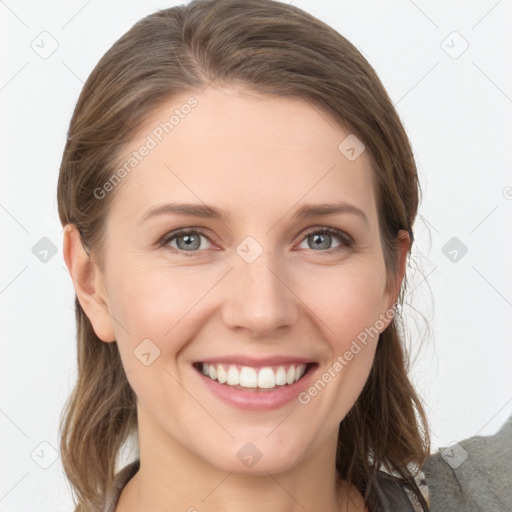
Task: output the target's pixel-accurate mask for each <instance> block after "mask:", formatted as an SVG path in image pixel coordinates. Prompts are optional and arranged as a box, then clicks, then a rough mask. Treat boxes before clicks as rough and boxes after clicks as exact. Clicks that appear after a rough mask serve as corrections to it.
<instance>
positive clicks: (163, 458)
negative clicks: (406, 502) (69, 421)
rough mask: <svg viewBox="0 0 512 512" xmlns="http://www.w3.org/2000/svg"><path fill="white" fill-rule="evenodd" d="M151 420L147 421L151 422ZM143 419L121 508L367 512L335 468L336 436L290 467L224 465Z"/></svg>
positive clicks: (124, 511) (122, 511)
mask: <svg viewBox="0 0 512 512" xmlns="http://www.w3.org/2000/svg"><path fill="white" fill-rule="evenodd" d="M146 425H147V424H146ZM150 430H151V432H149V431H148V432H144V428H143V429H141V423H139V451H140V469H139V471H138V472H137V473H136V475H135V476H134V477H133V478H132V479H131V480H130V481H129V482H128V484H127V485H126V487H125V489H124V490H123V492H122V494H121V497H120V500H119V502H118V506H117V508H116V512H135V511H140V510H151V511H152V512H164V511H165V512H167V511H169V510H182V511H184V512H185V511H187V512H217V511H218V510H223V511H225V512H238V511H240V510H244V511H245V512H261V511H262V510H264V511H265V512H299V511H301V512H303V511H304V510H315V512H334V511H336V512H341V511H342V512H353V511H356V510H357V511H359V512H362V511H364V510H366V509H365V507H364V500H363V498H362V496H361V495H360V494H359V493H358V492H357V490H356V489H355V488H354V487H353V486H351V485H349V484H348V483H347V482H344V481H342V480H341V479H340V478H339V476H338V475H337V471H336V469H335V453H336V440H337V439H336V436H334V435H333V436H332V438H331V439H329V440H328V441H327V442H326V443H324V445H322V446H321V447H320V449H318V450H315V452H314V455H312V456H309V457H304V458H303V459H302V460H301V461H300V462H299V463H298V464H296V465H294V466H293V467H292V468H290V469H288V470H286V471H280V472H274V473H273V472H271V471H260V472H258V473H256V472H250V473H245V474H242V473H239V472H234V471H222V470H221V469H219V468H217V467H215V466H214V465H212V464H210V463H209V462H208V461H205V460H204V459H202V458H200V457H198V456H196V455H194V454H193V453H191V452H190V450H187V449H186V448H185V447H183V446H182V445H179V444H178V443H176V442H174V441H173V440H170V439H169V437H168V436H167V435H165V434H164V433H163V432H161V431H159V430H158V429H153V428H151V429H150Z"/></svg>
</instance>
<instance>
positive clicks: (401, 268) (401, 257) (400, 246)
mask: <svg viewBox="0 0 512 512" xmlns="http://www.w3.org/2000/svg"><path fill="white" fill-rule="evenodd" d="M410 248H411V237H410V235H409V232H408V231H406V230H405V229H401V230H400V231H399V232H398V239H397V248H396V251H397V255H396V256H397V264H398V267H397V273H396V277H395V280H394V281H393V282H392V283H391V290H390V295H389V296H390V302H389V305H388V307H389V308H391V307H393V304H395V303H396V302H397V301H398V295H399V293H400V288H401V286H402V281H403V279H404V276H405V271H406V268H407V255H408V253H409V249H410Z"/></svg>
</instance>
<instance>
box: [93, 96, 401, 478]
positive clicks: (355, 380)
mask: <svg viewBox="0 0 512 512" xmlns="http://www.w3.org/2000/svg"><path fill="white" fill-rule="evenodd" d="M191 97H193V98H195V100H190V98H191ZM187 102H188V104H189V105H192V104H194V106H193V107H191V108H182V106H183V105H185V104H187ZM175 109H178V110H179V112H180V115H178V116H177V117H178V118H179V121H177V122H176V119H175V120H174V122H175V124H174V125H173V126H172V129H169V127H168V126H167V128H168V130H167V132H168V133H167V132H166V131H165V130H164V129H162V125H160V123H165V121H166V120H167V121H168V120H169V118H170V116H171V115H172V114H173V111H175ZM180 109H181V110H180ZM185 112H187V113H185ZM164 126H166V125H165V124H164ZM158 127H160V130H158ZM349 135H350V132H349V131H346V130H344V129H342V128H341V127H340V126H338V125H337V124H335V123H334V122H333V121H332V120H330V119H329V117H328V116H327V115H326V114H325V113H323V112H321V111H320V110H318V109H315V108H313V107H312V106H311V105H310V104H308V103H306V102H303V101H302V100H298V99H297V100H295V99H288V98H277V97H273V96H261V95H258V94H256V93H254V92H250V91H247V90H242V89H237V88H227V87H225V88H215V87H213V86H210V87H209V88H207V89H206V90H205V91H204V92H202V93H190V94H185V95H183V96H180V97H175V98H174V99H173V100H172V101H170V102H169V103H168V104H167V105H166V106H165V108H161V109H159V110H158V111H157V112H155V113H154V114H153V116H152V117H151V119H150V121H149V122H148V123H147V125H146V126H144V127H143V129H141V131H140V133H139V135H138V136H137V138H136V139H135V140H134V141H132V143H131V144H130V146H129V147H128V148H127V149H126V152H125V155H124V158H123V159H122V161H123V162H124V161H127V160H129V159H130V158H131V157H132V156H133V152H134V151H136V152H138V155H139V156H138V157H136V158H137V163H136V165H135V166H134V168H133V169H132V170H131V171H130V172H129V173H126V176H124V177H123V178H122V182H121V183H119V184H116V185H115V187H117V189H115V190H113V191H107V193H113V194H115V198H114V201H113V204H112V209H111V210H110V211H109V214H108V217H107V236H106V242H105V243H106V245H105V246H104V261H103V267H102V269H101V271H100V269H99V268H98V269H96V270H97V273H96V278H95V283H96V288H95V290H96V292H95V293H96V294H97V296H98V297H101V300H102V301H104V304H105V307H104V308H99V307H96V308H94V306H92V305H91V304H90V303H86V301H85V300H84V308H87V309H86V312H87V314H88V316H89V318H91V321H92V323H93V325H94V328H95V331H96V333H97V334H98V336H99V337H100V338H101V339H103V340H104V341H105V342H111V341H112V340H113V339H115V340H116V341H117V343H118V346H119V350H120V353H121V357H122V361H123V366H124V368H125V371H126V373H127V378H128V380H129V382H130V384H131V386H132V387H133V389H134V391H135V393H136V395H137V407H138V415H139V435H140V436H141V439H140V442H141V446H142V444H144V446H145V447H146V448H145V449H147V450H148V451H150V450H153V449H154V450H155V453H156V451H158V452H159V453H165V452H169V453H172V454H174V455H176V454H181V456H182V458H188V459H189V460H192V459H194V460H195V461H196V463H198V464H199V463H200V464H208V465H211V466H213V467H216V468H220V469H222V470H224V471H235V472H247V471H252V472H266V471H274V472H275V471H284V470H288V469H291V468H293V467H296V466H298V465H300V464H306V463H309V462H311V461H312V460H314V459H315V457H316V456H317V455H318V454H319V453H324V454H327V453H328V454H332V457H334V453H333V445H335V443H336V438H337V432H338V426H339V423H340V421H341V420H342V419H343V418H344V416H345V415H346V414H347V412H348V411H349V410H350V408H351V407H352V406H353V404H354V403H355V401H356V399H357V397H358V395H359V394H360V392H361V390H362V388H363V386H364V384H365V381H366V379H367V377H368V374H369V371H370V368H371V365H372V362H373V358H374V354H375V349H376V346H377V342H378V333H379V332H382V331H383V330H384V329H385V328H386V326H387V325H388V324H389V322H390V321H391V315H390V311H391V310H390V308H391V306H392V304H393V303H394V301H395V300H396V296H395V295H394V293H391V290H388V289H387V287H386V269H385V265H384V259H383V252H382V247H381V240H380V237H379V229H378V214H377V208H376V197H375V191H374V185H373V177H372V172H373V171H372V169H371V167H370V159H369V156H368V155H367V153H366V152H364V151H363V152H362V154H360V156H359V157H358V158H356V159H355V160H354V159H353V158H351V159H349V158H347V156H346V154H347V153H343V152H341V151H340V150H339V149H338V147H339V145H340V143H341V142H342V141H344V139H346V137H347V136H349ZM148 137H149V138H148ZM159 138H160V139H161V140H159ZM150 139H151V140H153V142H154V144H153V143H151V142H149V141H150ZM349 140H350V139H349ZM142 146H146V147H150V149H149V150H148V151H144V150H142V151H139V150H140V148H141V147H142ZM141 153H145V155H144V156H141ZM349 154H351V153H349ZM139 157H140V158H139ZM132 163H133V162H132ZM98 200H101V199H98ZM178 204H186V205H187V206H186V207H181V208H180V207H178V206H177V205H178ZM320 205H324V206H325V205H331V206H333V205H334V206H340V205H341V207H340V208H339V209H338V210H335V209H332V210H329V209H328V208H323V209H322V208H320ZM403 249H404V254H405V252H406V249H407V247H405V246H404V248H403ZM401 257H402V258H403V256H401ZM94 302H99V301H91V303H94ZM205 374H207V375H205ZM328 456H329V457H331V455H328ZM258 458H259V460H257V459H258ZM323 460H324V461H325V456H324V459H323ZM254 461H257V462H256V463H254Z"/></svg>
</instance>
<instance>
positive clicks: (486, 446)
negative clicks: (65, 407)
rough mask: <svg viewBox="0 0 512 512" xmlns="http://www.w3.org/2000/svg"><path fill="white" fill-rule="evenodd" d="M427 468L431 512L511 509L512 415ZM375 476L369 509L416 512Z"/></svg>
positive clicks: (125, 475)
mask: <svg viewBox="0 0 512 512" xmlns="http://www.w3.org/2000/svg"><path fill="white" fill-rule="evenodd" d="M452 450H453V451H452ZM466 454H467V458H465V455H466ZM463 459H465V460H463ZM138 469H139V460H138V459H137V460H135V461H134V462H132V463H131V464H128V465H127V466H126V467H124V468H123V469H122V470H121V471H120V472H119V473H118V475H117V476H116V479H115V482H114V485H113V486H112V489H110V491H109V493H108V494H107V497H106V501H105V506H104V507H103V508H102V509H100V510H101V512H115V507H116V506H117V502H118V500H119V496H120V494H121V491H122V490H123V488H124V486H125V485H126V484H127V482H128V481H129V480H130V478H132V477H133V475H135V473H136V472H137V471H138ZM423 472H424V474H425V480H426V483H427V485H428V490H429V502H430V510H431V512H512V416H511V417H510V418H509V419H508V420H507V422H506V423H505V424H504V425H503V426H502V428H501V429H500V431H499V432H497V433H496V434H494V435H492V436H474V437H470V438H468V439H465V440H464V441H460V442H459V443H457V446H450V447H448V449H447V450H445V451H444V456H443V448H440V449H439V451H438V452H437V453H435V454H433V455H430V456H429V457H428V459H427V462H426V463H425V465H424V467H423ZM377 481H378V484H379V485H378V487H379V488H376V489H375V491H374V492H376V493H377V494H378V497H379V501H380V507H379V509H378V510H375V511H371V512H414V509H413V506H412V504H411V502H410V501H409V499H408V497H407V494H406V492H405V490H404V488H403V487H402V486H401V485H399V484H398V483H396V482H395V481H394V480H393V478H392V477H390V476H389V475H388V474H386V473H384V472H382V471H380V472H379V474H378V479H377Z"/></svg>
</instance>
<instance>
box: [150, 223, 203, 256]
mask: <svg viewBox="0 0 512 512" xmlns="http://www.w3.org/2000/svg"><path fill="white" fill-rule="evenodd" d="M201 239H205V240H208V243H210V241H209V239H208V238H207V237H206V235H204V234H203V233H201V231H198V230H191V229H188V230H187V229H181V230H178V231H173V232H172V233H169V234H168V235H166V236H165V237H164V238H163V239H162V241H161V242H160V244H161V245H162V246H167V245H170V246H171V247H172V248H173V249H176V250H177V251H182V252H196V251H197V250H198V249H208V247H204V244H202V243H201ZM174 241H176V245H171V243H172V242H174ZM186 256H188V254H186Z"/></svg>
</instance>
